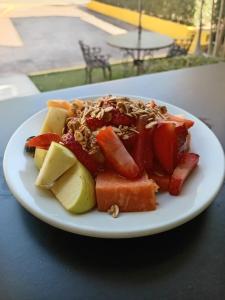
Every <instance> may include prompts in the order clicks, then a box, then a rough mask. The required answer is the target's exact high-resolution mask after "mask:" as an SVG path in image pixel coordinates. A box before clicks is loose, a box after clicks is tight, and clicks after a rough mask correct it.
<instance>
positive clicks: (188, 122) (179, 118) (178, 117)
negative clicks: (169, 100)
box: [167, 113, 195, 128]
mask: <svg viewBox="0 0 225 300" xmlns="http://www.w3.org/2000/svg"><path fill="white" fill-rule="evenodd" d="M167 117H168V120H169V121H175V122H180V123H184V125H185V127H186V128H190V127H192V126H193V125H194V123H195V122H194V121H192V120H190V119H186V118H185V117H184V116H183V115H172V114H169V113H167Z"/></svg>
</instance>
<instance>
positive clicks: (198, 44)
mask: <svg viewBox="0 0 225 300" xmlns="http://www.w3.org/2000/svg"><path fill="white" fill-rule="evenodd" d="M204 3H205V0H201V8H200V16H199V29H198V38H197V43H196V48H195V55H201V54H202V49H201V37H202V13H203V6H204Z"/></svg>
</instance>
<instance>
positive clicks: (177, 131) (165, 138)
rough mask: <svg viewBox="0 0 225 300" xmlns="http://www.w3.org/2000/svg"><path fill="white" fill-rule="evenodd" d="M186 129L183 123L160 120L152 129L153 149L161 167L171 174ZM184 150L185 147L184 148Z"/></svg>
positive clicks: (184, 139)
mask: <svg viewBox="0 0 225 300" xmlns="http://www.w3.org/2000/svg"><path fill="white" fill-rule="evenodd" d="M187 136H188V131H187V129H186V127H185V125H184V124H180V123H174V122H161V123H160V124H158V126H157V127H156V128H155V130H154V134H153V149H154V155H155V156H156V158H157V159H158V161H159V163H160V165H161V166H162V168H163V169H164V170H165V171H166V172H167V173H168V174H171V173H172V172H173V170H174V168H175V167H176V165H177V163H178V161H179V157H180V153H181V151H183V150H184V149H183V145H184V144H185V142H186V138H187ZM185 150H186V149H185Z"/></svg>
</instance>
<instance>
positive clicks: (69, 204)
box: [51, 162, 96, 214]
mask: <svg viewBox="0 0 225 300" xmlns="http://www.w3.org/2000/svg"><path fill="white" fill-rule="evenodd" d="M51 191H52V192H53V194H54V195H55V197H56V198H57V199H58V200H59V202H60V203H61V204H62V206H63V207H64V208H65V209H66V210H68V211H70V212H72V213H75V214H81V213H85V212H87V211H89V210H91V209H92V208H93V207H94V206H95V204H96V200H95V183H94V179H93V178H92V176H91V174H90V173H89V171H88V170H87V169H86V168H85V167H84V166H83V165H82V164H81V163H80V162H77V163H76V164H75V165H74V166H73V167H72V168H70V169H69V170H68V171H66V173H64V174H63V175H62V176H61V177H60V178H59V179H58V180H57V181H56V182H55V184H54V185H53V187H52V188H51Z"/></svg>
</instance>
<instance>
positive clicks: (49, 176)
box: [35, 142, 77, 188]
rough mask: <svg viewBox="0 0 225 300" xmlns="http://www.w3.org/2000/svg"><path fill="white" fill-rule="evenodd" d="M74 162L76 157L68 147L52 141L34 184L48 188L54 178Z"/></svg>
mask: <svg viewBox="0 0 225 300" xmlns="http://www.w3.org/2000/svg"><path fill="white" fill-rule="evenodd" d="M76 162H77V159H76V157H75V156H74V154H73V153H72V152H71V151H70V150H69V149H67V148H66V147H64V146H63V145H61V144H59V143H56V142H52V143H51V145H50V147H49V149H48V152H47V154H46V157H45V160H44V163H43V165H42V167H41V169H40V172H39V174H38V177H37V179H36V181H35V185H36V186H39V187H43V188H50V187H51V186H52V185H53V183H54V182H55V181H56V179H58V178H59V177H60V176H61V175H62V174H63V173H65V172H66V171H67V170H68V169H69V168H71V167H72V166H73V165H74V164H75V163H76Z"/></svg>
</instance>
